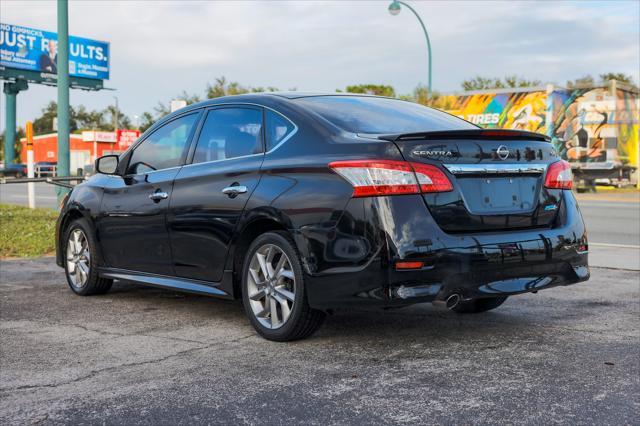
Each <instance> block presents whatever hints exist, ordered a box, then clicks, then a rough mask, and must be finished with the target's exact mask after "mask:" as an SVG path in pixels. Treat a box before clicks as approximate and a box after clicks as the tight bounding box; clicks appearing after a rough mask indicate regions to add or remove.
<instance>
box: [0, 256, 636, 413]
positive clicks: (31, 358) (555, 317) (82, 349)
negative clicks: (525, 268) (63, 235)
mask: <svg viewBox="0 0 640 426" xmlns="http://www.w3.org/2000/svg"><path fill="white" fill-rule="evenodd" d="M637 254H638V253H637V252H636V251H628V252H625V256H622V261H623V263H624V261H625V259H626V261H633V260H634V258H636V257H637ZM595 256H596V257H598V258H599V256H600V254H599V253H596V255H595ZM595 263H598V259H596V260H595ZM605 263H606V262H605ZM629 265H632V264H631V263H630V264H629ZM603 266H607V265H603ZM623 266H624V265H623ZM0 269H1V271H2V279H1V280H0V307H1V310H0V318H1V322H0V330H1V334H0V348H1V349H0V351H1V354H0V356H1V359H2V365H1V367H2V368H1V376H0V379H1V380H0V423H1V424H58V423H67V424H69V423H70V424H193V423H208V424H238V423H249V424H291V423H293V424H301V423H304V424H347V423H349V424H380V423H408V424H432V423H448V424H451V423H456V424H460V423H464V424H482V423H485V424H486V423H496V422H501V423H512V424H549V423H560V422H565V423H572V424H634V423H635V424H637V421H638V419H639V418H640V327H639V325H640V324H639V321H640V282H639V272H638V271H637V268H636V267H635V266H630V267H629V268H625V269H613V268H611V267H606V268H602V267H595V268H593V269H592V279H591V281H589V282H587V283H582V284H578V285H574V286H571V287H563V288H556V289H552V290H547V291H542V292H540V293H538V294H537V295H534V294H530V295H523V296H518V297H514V298H512V299H510V300H508V301H507V302H506V303H505V304H504V305H503V306H502V307H501V308H499V309H497V310H496V311H494V312H489V313H485V314H478V315H469V316H460V315H457V314H454V313H450V312H446V311H440V310H437V309H435V308H433V307H431V306H430V305H424V306H415V307H411V308H406V309H402V310H392V311H350V312H343V313H339V314H337V315H335V316H332V317H329V319H328V320H327V322H326V323H325V325H324V327H323V328H322V329H321V330H320V331H319V332H318V333H317V334H316V335H314V336H312V338H310V339H308V340H304V341H300V342H295V343H288V344H283V343H273V342H268V341H266V340H263V339H261V338H259V337H257V336H256V335H255V334H254V332H253V330H252V328H251V327H250V325H249V323H248V321H247V320H246V319H245V317H244V314H243V312H242V308H241V305H240V303H236V302H228V301H219V300H214V299H209V298H205V297H199V296H193V295H184V294H177V293H174V292H170V291H163V290H158V289H153V288H145V287H142V286H138V285H133V284H127V283H117V284H116V285H114V288H113V290H112V291H111V292H110V293H109V294H107V295H104V296H96V297H88V298H83V297H78V296H75V295H73V294H72V293H71V292H70V291H69V290H68V289H67V287H66V284H65V282H64V277H63V273H62V271H61V270H60V269H58V268H57V267H56V266H55V265H54V262H53V259H52V258H42V259H37V260H8V261H2V262H1V263H0Z"/></svg>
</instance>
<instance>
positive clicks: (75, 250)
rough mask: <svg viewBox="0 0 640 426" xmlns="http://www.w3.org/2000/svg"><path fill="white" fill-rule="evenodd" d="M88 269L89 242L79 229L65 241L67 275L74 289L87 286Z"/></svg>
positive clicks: (89, 261) (89, 262)
mask: <svg viewBox="0 0 640 426" xmlns="http://www.w3.org/2000/svg"><path fill="white" fill-rule="evenodd" d="M90 268H91V253H90V251H89V240H87V236H86V235H85V234H84V232H83V231H82V230H81V229H74V230H73V231H71V234H69V241H67V274H68V275H69V278H70V280H71V282H72V283H73V285H74V286H75V287H77V288H82V287H84V286H85V284H87V281H88V280H89V272H90Z"/></svg>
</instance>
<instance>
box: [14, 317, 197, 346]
mask: <svg viewBox="0 0 640 426" xmlns="http://www.w3.org/2000/svg"><path fill="white" fill-rule="evenodd" d="M27 321H30V322H35V323H38V324H45V325H49V326H52V325H53V326H63V327H76V328H79V329H81V330H84V331H88V332H90V333H97V334H100V335H102V336H114V337H152V338H155V339H166V340H175V341H177V342H186V343H195V344H199V345H201V344H203V343H205V342H203V341H200V340H191V339H184V338H182V337H174V336H159V335H155V334H146V333H116V332H113V331H106V330H100V329H97V328H90V327H87V326H84V325H80V324H72V323H64V322H56V323H51V322H46V321H35V320H27Z"/></svg>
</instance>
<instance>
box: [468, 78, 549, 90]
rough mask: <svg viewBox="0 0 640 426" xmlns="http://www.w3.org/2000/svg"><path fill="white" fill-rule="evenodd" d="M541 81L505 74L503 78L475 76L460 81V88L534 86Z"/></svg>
mask: <svg viewBox="0 0 640 426" xmlns="http://www.w3.org/2000/svg"><path fill="white" fill-rule="evenodd" d="M541 84H542V82H541V81H540V80H527V79H525V78H521V77H518V76H517V75H507V76H505V77H504V79H501V78H499V77H493V78H488V77H482V76H476V77H474V78H471V79H469V80H465V81H463V82H462V89H463V90H464V91H467V92H468V91H470V90H489V89H506V88H516V87H535V86H540V85H541Z"/></svg>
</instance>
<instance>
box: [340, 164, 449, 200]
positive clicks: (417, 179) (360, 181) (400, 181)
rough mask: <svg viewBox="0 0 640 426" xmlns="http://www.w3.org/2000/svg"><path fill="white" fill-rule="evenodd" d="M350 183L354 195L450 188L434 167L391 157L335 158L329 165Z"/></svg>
mask: <svg viewBox="0 0 640 426" xmlns="http://www.w3.org/2000/svg"><path fill="white" fill-rule="evenodd" d="M329 167H331V168H332V169H333V170H334V171H335V172H336V173H338V174H339V175H340V176H342V177H343V178H345V179H346V180H347V181H348V182H349V183H350V184H351V185H353V196H354V197H372V196H377V195H400V194H419V193H420V192H443V191H451V190H452V189H453V187H452V185H451V182H450V181H449V179H448V178H447V176H446V175H445V174H444V173H443V172H442V171H441V170H439V169H438V168H437V167H435V166H430V165H426V164H417V163H409V162H406V161H394V160H352V161H335V162H333V163H330V164H329Z"/></svg>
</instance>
